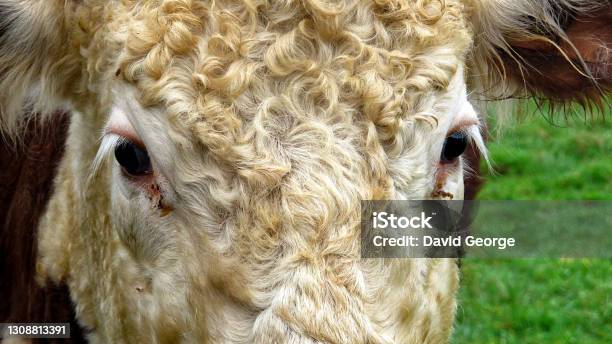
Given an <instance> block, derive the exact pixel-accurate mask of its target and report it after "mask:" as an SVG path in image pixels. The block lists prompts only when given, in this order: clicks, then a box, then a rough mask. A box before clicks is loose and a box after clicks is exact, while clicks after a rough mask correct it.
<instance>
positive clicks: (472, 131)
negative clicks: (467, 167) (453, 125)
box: [465, 125, 493, 170]
mask: <svg viewBox="0 0 612 344" xmlns="http://www.w3.org/2000/svg"><path fill="white" fill-rule="evenodd" d="M480 129H481V127H480V126H479V125H471V126H469V127H467V128H465V132H466V133H467V135H468V139H469V140H470V141H471V142H472V143H473V144H474V146H475V147H476V149H478V151H479V152H480V154H481V155H482V158H483V159H484V160H485V162H486V163H487V167H488V168H489V170H493V166H492V165H491V159H489V154H488V151H487V146H486V145H485V143H484V140H483V139H482V135H481V134H480ZM476 168H477V167H476Z"/></svg>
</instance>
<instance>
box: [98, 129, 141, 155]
mask: <svg viewBox="0 0 612 344" xmlns="http://www.w3.org/2000/svg"><path fill="white" fill-rule="evenodd" d="M106 135H117V136H119V137H122V138H124V139H126V140H128V141H130V142H131V143H133V144H135V145H136V146H138V148H140V149H143V150H145V151H146V150H147V147H146V146H145V144H144V142H143V141H142V140H141V139H140V137H138V134H136V133H135V132H134V131H132V130H129V129H127V128H122V127H119V126H115V125H112V124H111V125H109V126H107V127H106V128H104V136H106Z"/></svg>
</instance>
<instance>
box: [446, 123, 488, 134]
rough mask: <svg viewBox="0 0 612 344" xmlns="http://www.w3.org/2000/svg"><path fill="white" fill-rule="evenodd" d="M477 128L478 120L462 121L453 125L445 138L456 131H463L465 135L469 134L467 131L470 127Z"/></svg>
mask: <svg viewBox="0 0 612 344" xmlns="http://www.w3.org/2000/svg"><path fill="white" fill-rule="evenodd" d="M479 126H480V121H479V120H478V119H464V120H461V121H459V122H457V123H455V124H453V126H452V127H451V128H450V129H449V130H448V132H447V136H448V135H450V134H452V133H454V132H457V131H464V132H466V133H469V130H468V129H470V128H471V127H479Z"/></svg>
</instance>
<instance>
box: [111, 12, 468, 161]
mask: <svg viewBox="0 0 612 344" xmlns="http://www.w3.org/2000/svg"><path fill="white" fill-rule="evenodd" d="M128 9H129V18H130V19H129V20H128V21H127V22H128V23H129V25H130V27H129V28H128V35H127V40H126V49H125V54H124V55H123V56H122V61H121V70H122V74H123V77H124V78H125V79H126V80H127V81H128V82H131V83H133V84H135V85H136V86H137V87H138V88H139V90H140V91H141V93H142V99H141V103H142V104H143V105H145V106H149V105H162V106H164V107H165V108H166V110H167V112H168V114H169V116H173V117H177V118H180V119H181V120H180V121H178V122H179V123H183V124H184V125H185V126H187V127H189V128H190V130H192V131H193V132H194V133H195V134H196V135H197V136H198V137H199V138H200V139H201V140H202V141H203V142H204V143H205V144H207V145H208V146H209V148H211V149H212V150H213V151H214V150H216V149H218V150H221V151H223V150H224V149H227V148H228V147H230V146H232V145H236V143H237V142H238V141H240V140H241V137H240V136H241V135H243V134H244V131H245V127H246V126H249V125H250V124H251V123H254V122H255V121H254V118H256V117H257V116H258V115H257V114H258V113H259V112H262V111H264V112H270V111H273V112H275V113H276V114H279V113H280V114H281V115H290V116H298V117H304V116H306V117H328V118H330V117H334V116H335V114H337V113H338V112H339V111H342V112H344V113H347V112H348V113H351V115H352V116H353V119H354V120H363V119H367V120H371V121H373V122H374V124H375V125H376V126H377V127H379V128H382V129H383V130H382V132H383V133H385V132H387V134H388V135H393V132H394V131H395V130H397V126H398V123H399V122H401V121H402V120H406V118H405V117H407V116H410V115H411V114H414V113H415V109H414V107H415V104H417V103H418V100H419V97H422V96H423V95H424V94H431V92H432V91H433V92H435V91H436V90H443V89H444V88H445V87H446V86H448V83H449V81H450V79H451V78H452V76H453V75H454V73H455V71H456V69H457V66H458V64H459V63H460V62H461V60H462V58H463V55H464V54H465V51H466V49H467V47H468V46H469V45H470V43H471V42H470V36H469V31H468V29H467V25H466V23H465V20H464V9H463V7H462V5H461V3H460V2H459V1H452V0H449V1H441V0H440V1H427V0H425V1H334V2H330V3H321V2H318V1H291V0H286V1H270V2H265V1H244V2H242V1H215V2H203V1H190V0H166V1H159V2H152V3H149V4H147V5H142V4H134V5H133V6H132V7H131V8H128ZM278 104H282V105H281V106H279V105H278ZM267 107H271V108H267ZM225 153H227V152H225Z"/></svg>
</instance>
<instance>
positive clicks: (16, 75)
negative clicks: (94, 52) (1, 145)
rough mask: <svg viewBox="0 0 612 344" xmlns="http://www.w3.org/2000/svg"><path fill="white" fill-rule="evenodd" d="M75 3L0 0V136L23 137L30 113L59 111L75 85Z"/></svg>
mask: <svg viewBox="0 0 612 344" xmlns="http://www.w3.org/2000/svg"><path fill="white" fill-rule="evenodd" d="M70 6H71V4H70V1H65V0H3V1H1V2H0V132H4V133H8V134H9V135H10V136H13V137H14V136H16V135H19V134H20V132H21V130H22V129H23V127H24V119H25V118H24V113H34V112H38V113H49V114H50V113H53V111H54V110H56V109H57V107H58V106H60V105H61V102H62V100H63V99H65V95H66V94H67V93H68V90H67V88H68V87H69V85H70V84H71V81H73V79H74V77H73V75H75V73H76V72H77V68H79V66H78V63H75V61H73V60H71V59H70V56H71V55H70V54H71V52H70V49H69V46H68V44H69V37H68V36H69V35H68V30H67V28H66V27H67V25H66V22H67V18H66V14H67V13H69V9H70Z"/></svg>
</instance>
